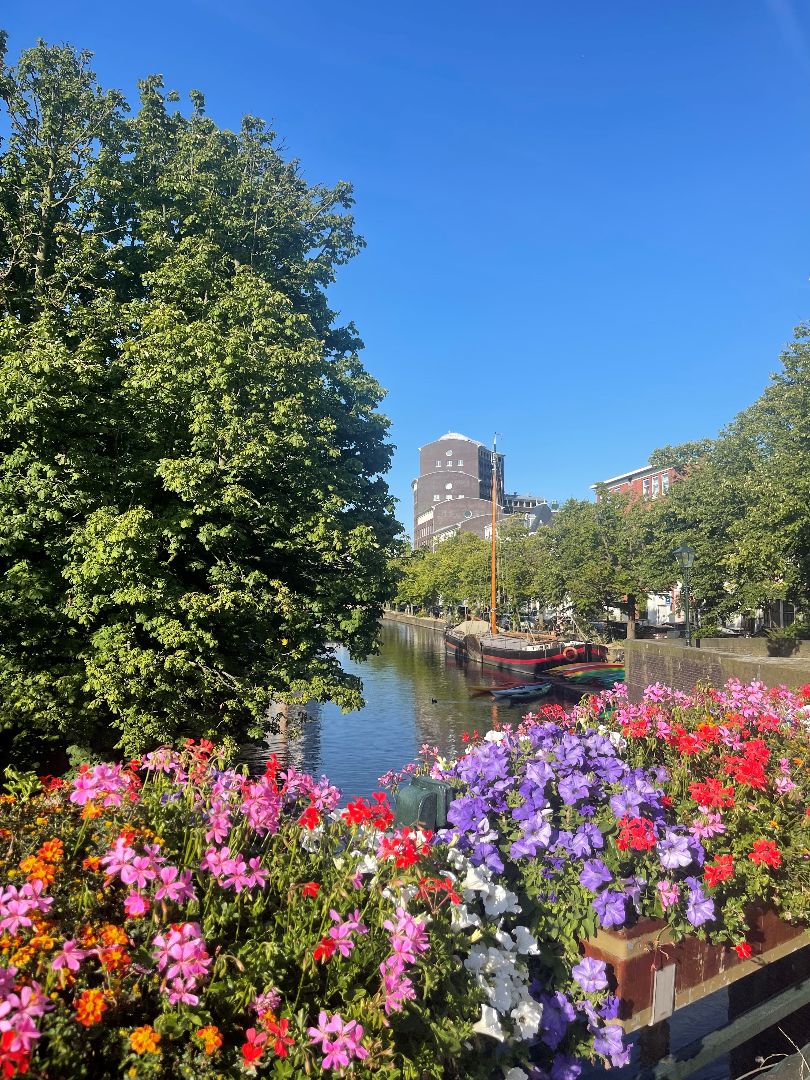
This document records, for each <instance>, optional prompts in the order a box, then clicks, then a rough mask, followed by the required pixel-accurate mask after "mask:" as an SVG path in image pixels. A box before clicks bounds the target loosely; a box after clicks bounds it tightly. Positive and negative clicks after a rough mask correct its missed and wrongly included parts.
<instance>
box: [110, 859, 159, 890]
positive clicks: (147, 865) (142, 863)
mask: <svg viewBox="0 0 810 1080" xmlns="http://www.w3.org/2000/svg"><path fill="white" fill-rule="evenodd" d="M119 876H120V878H121V881H122V882H123V883H124V884H125V885H134V886H135V887H136V888H138V889H144V888H146V885H147V883H148V882H150V881H154V880H155V878H156V877H157V873H156V871H155V870H153V869H152V859H151V857H150V856H149V855H136V856H135V858H134V859H132V860H131V861H130V862H128V863H125V865H124V866H122V867H121V873H120V875H119Z"/></svg>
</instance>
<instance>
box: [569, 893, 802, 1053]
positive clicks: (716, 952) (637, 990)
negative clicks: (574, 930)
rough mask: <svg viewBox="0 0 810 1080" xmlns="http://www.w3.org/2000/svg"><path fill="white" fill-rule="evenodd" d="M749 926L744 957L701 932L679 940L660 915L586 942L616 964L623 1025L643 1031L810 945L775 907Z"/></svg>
mask: <svg viewBox="0 0 810 1080" xmlns="http://www.w3.org/2000/svg"><path fill="white" fill-rule="evenodd" d="M749 925H750V927H751V929H750V932H749V934H748V937H747V941H748V943H749V944H750V945H751V950H752V953H751V957H750V959H748V960H741V959H740V958H739V956H737V953H736V952H735V951H734V949H733V948H732V947H730V946H727V945H710V944H709V943H708V942H706V941H701V940H700V939H699V938H697V937H686V938H683V939H682V940H681V941H679V942H677V943H673V941H672V938H671V937H670V936H669V934H668V933H667V931H666V929H665V924H664V923H663V922H662V921H660V920H658V919H642V920H640V921H639V923H638V924H637V925H636V926H633V927H630V928H629V929H627V930H599V931H597V933H596V935H595V936H594V937H592V938H589V939H588V940H587V941H586V942H585V943H584V948H585V955H586V956H592V957H594V958H595V959H597V960H604V961H605V963H606V964H608V965H609V966H610V969H611V972H612V974H613V977H614V979H615V983H616V986H615V992H616V993H617V994H618V995H619V997H620V998H621V1009H620V1012H619V1018H620V1020H621V1021H622V1026H623V1028H624V1030H625V1031H628V1032H629V1031H637V1030H638V1029H639V1028H643V1027H646V1026H647V1025H649V1024H652V1023H655V1022H657V1021H658V1020H660V1019H663V1018H664V1017H665V1016H666V1015H668V1014H669V1013H671V1012H672V1011H673V1010H674V1009H680V1008H682V1007H683V1006H684V1005H690V1004H692V1003H694V1002H695V1001H698V1000H699V999H700V998H702V997H707V996H708V995H709V994H713V993H714V992H715V990H720V989H721V988H722V987H724V986H728V985H729V983H732V982H735V981H736V980H737V979H741V978H743V977H744V976H746V975H749V974H751V973H752V972H754V971H756V970H757V969H758V968H761V967H762V965H763V964H769V963H772V962H773V961H774V960H780V959H781V958H782V957H783V956H787V955H788V954H789V953H791V952H794V951H796V950H797V949H801V948H803V947H804V946H805V945H810V931H808V930H806V929H805V928H804V927H802V926H792V925H791V924H789V923H786V922H783V921H782V920H781V919H780V918H779V917H778V916H777V915H776V914H775V913H774V912H773V911H757V912H752V913H751V914H750V918H749ZM673 965H674V972H673V970H672V966H673ZM656 973H658V974H656ZM673 974H674V988H673V979H672V976H673ZM656 981H657V982H658V989H657V991H656V1001H655V1010H653V992H654V989H655V984H656Z"/></svg>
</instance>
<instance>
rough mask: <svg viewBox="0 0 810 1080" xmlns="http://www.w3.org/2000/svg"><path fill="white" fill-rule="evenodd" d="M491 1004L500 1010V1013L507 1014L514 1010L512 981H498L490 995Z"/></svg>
mask: <svg viewBox="0 0 810 1080" xmlns="http://www.w3.org/2000/svg"><path fill="white" fill-rule="evenodd" d="M487 997H488V998H489V1001H490V1004H491V1005H494V1007H495V1008H496V1009H497V1010H498V1012H499V1013H507V1012H509V1010H510V1009H511V1008H512V1005H513V999H514V995H513V993H512V980H511V979H508V978H507V979H496V980H495V985H494V986H493V987H492V988H491V989H490V992H489V994H488V995H487Z"/></svg>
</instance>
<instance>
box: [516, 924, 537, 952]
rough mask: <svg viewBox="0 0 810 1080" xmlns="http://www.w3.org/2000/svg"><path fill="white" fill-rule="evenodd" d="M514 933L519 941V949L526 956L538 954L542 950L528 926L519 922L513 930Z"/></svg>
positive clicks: (517, 941)
mask: <svg viewBox="0 0 810 1080" xmlns="http://www.w3.org/2000/svg"><path fill="white" fill-rule="evenodd" d="M512 935H513V937H514V939H515V941H516V943H517V951H518V952H519V953H523V954H524V955H526V956H536V955H537V954H538V953H539V952H540V946H539V945H538V944H537V939H536V938H535V937H534V935H533V934H532V932H531V931H530V930H529V928H528V927H527V926H523V924H522V923H518V925H517V926H516V927H515V928H514V930H513V931H512Z"/></svg>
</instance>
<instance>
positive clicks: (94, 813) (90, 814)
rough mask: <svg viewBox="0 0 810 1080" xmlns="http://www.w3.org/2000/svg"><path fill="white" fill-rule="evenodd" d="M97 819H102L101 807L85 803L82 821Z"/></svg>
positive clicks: (92, 803)
mask: <svg viewBox="0 0 810 1080" xmlns="http://www.w3.org/2000/svg"><path fill="white" fill-rule="evenodd" d="M97 817H101V807H100V806H96V804H95V803H94V802H88V803H85V804H84V809H83V810H82V821H92V820H93V818H97Z"/></svg>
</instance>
